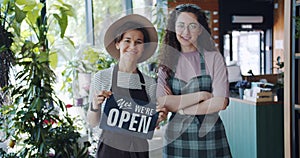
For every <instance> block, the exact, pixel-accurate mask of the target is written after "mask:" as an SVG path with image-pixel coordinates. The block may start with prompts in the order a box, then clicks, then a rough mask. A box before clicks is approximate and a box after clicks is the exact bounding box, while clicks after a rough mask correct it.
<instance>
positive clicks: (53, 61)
mask: <svg viewBox="0 0 300 158" xmlns="http://www.w3.org/2000/svg"><path fill="white" fill-rule="evenodd" d="M49 61H50V66H51V67H52V68H53V69H55V68H56V67H57V63H58V54H57V52H51V53H50V56H49Z"/></svg>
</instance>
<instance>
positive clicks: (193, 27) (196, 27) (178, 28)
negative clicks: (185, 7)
mask: <svg viewBox="0 0 300 158" xmlns="http://www.w3.org/2000/svg"><path fill="white" fill-rule="evenodd" d="M175 26H176V31H178V32H182V31H184V29H186V28H188V29H189V31H190V32H196V31H198V30H199V28H200V26H199V25H198V24H197V23H190V24H188V25H187V27H186V26H185V24H184V23H183V22H179V23H176V24H175Z"/></svg>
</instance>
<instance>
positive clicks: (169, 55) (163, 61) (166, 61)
mask: <svg viewBox="0 0 300 158" xmlns="http://www.w3.org/2000/svg"><path fill="white" fill-rule="evenodd" d="M182 12H188V13H193V14H194V15H195V16H196V17H197V21H198V22H199V24H200V25H201V27H203V28H204V29H205V30H203V31H202V33H201V35H200V36H199V37H198V39H197V45H196V46H195V47H196V48H197V49H198V50H199V49H200V48H203V49H205V50H207V51H216V50H217V48H216V47H215V43H214V41H213V40H212V38H211V31H210V28H209V25H208V18H207V17H206V15H205V12H204V11H203V10H202V9H201V8H200V7H199V6H197V5H195V4H181V5H178V6H177V7H176V8H174V9H173V10H172V11H171V13H170V15H169V17H168V20H167V28H166V30H165V31H166V34H165V36H164V39H163V46H162V47H161V50H160V52H161V53H160V55H159V64H160V67H162V68H163V71H166V72H167V74H168V75H170V74H171V73H173V72H175V68H176V65H177V61H178V57H179V54H180V52H181V46H180V43H179V41H178V40H177V37H176V32H175V23H176V21H177V18H178V16H179V15H180V14H181V13H182Z"/></svg>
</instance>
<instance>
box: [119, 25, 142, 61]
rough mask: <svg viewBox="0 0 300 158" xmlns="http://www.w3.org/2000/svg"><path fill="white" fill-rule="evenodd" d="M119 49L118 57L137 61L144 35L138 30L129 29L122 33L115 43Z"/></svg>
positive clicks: (140, 53)
mask: <svg viewBox="0 0 300 158" xmlns="http://www.w3.org/2000/svg"><path fill="white" fill-rule="evenodd" d="M116 48H117V49H118V50H120V59H119V60H124V61H127V62H135V63H137V61H138V59H139V58H140V57H141V56H142V53H143V51H144V35H143V33H142V32H141V31H139V30H129V31H127V32H125V33H124V34H123V37H122V39H121V40H120V41H119V42H117V43H116Z"/></svg>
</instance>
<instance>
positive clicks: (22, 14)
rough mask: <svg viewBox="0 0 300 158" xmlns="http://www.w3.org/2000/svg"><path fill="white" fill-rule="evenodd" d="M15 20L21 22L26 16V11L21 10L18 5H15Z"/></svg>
mask: <svg viewBox="0 0 300 158" xmlns="http://www.w3.org/2000/svg"><path fill="white" fill-rule="evenodd" d="M15 13H16V21H17V22H18V23H21V22H22V21H23V20H24V19H25V18H26V12H24V11H22V10H21V9H20V8H19V7H18V6H16V7H15Z"/></svg>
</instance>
